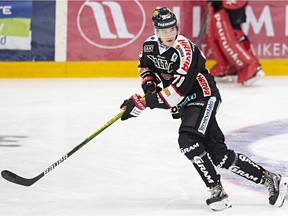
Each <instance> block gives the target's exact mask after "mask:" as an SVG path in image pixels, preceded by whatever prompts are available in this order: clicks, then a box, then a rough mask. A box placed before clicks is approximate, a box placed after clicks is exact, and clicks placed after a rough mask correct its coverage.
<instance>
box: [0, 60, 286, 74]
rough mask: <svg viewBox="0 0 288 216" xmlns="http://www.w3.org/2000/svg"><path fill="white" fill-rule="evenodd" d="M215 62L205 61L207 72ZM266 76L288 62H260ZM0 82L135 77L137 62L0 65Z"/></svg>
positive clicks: (13, 63)
mask: <svg viewBox="0 0 288 216" xmlns="http://www.w3.org/2000/svg"><path fill="white" fill-rule="evenodd" d="M213 64H215V61H212V60H208V61H207V67H208V68H210V67H211V66H212V65H213ZM261 64H262V67H263V70H264V71H265V73H266V76H286V75H288V61H287V60H286V59H279V60H261ZM0 67H1V71H0V78H61V77H64V78H65V77H67V78H90V77H123V78H125V77H137V76H138V73H137V61H96V62H95V61H89V62H9V63H8V62H0Z"/></svg>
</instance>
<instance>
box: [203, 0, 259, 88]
mask: <svg viewBox="0 0 288 216" xmlns="http://www.w3.org/2000/svg"><path fill="white" fill-rule="evenodd" d="M208 2H210V3H209V4H208V6H210V5H211V7H210V8H209V10H208V11H209V12H208V16H207V20H206V22H207V24H206V26H207V36H208V39H209V40H208V45H209V47H210V48H211V50H212V53H213V56H214V59H215V60H216V64H215V65H214V66H213V67H212V68H211V69H210V72H211V74H212V75H214V76H216V77H217V78H218V79H217V80H230V81H234V80H236V79H237V76H238V80H237V81H238V83H239V84H240V85H245V86H249V85H252V84H253V83H254V82H255V81H257V80H258V79H260V78H261V77H263V76H264V72H263V71H262V69H261V66H260V63H259V60H258V59H257V58H256V56H255V55H254V54H253V52H252V50H251V47H250V42H249V39H248V38H247V36H246V35H245V34H244V33H243V31H242V29H241V24H242V23H244V22H245V21H246V14H245V7H246V5H247V1H243V0H241V1H238V0H234V1H231V0H223V1H214V0H213V1H208ZM229 78H230V79H229Z"/></svg>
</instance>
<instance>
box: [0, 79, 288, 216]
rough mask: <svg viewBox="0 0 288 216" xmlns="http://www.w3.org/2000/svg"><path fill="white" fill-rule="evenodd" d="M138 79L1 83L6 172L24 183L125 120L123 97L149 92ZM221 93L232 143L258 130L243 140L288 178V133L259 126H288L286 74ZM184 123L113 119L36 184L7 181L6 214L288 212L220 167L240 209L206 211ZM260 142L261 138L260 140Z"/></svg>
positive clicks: (0, 188)
mask: <svg viewBox="0 0 288 216" xmlns="http://www.w3.org/2000/svg"><path fill="white" fill-rule="evenodd" d="M139 82H140V81H139V80H138V79H1V80H0V147H1V148H0V151H1V152H0V168H1V170H5V169H7V170H10V171H13V172H15V173H17V174H18V175H20V176H23V177H26V178H32V177H34V176H36V175H38V174H40V173H41V172H43V171H44V170H45V169H46V168H47V167H49V166H50V165H51V164H52V163H54V162H56V161H57V160H58V159H59V158H61V157H62V156H64V155H65V154H66V153H68V152H69V151H70V150H71V149H73V148H74V147H75V146H76V145H78V144H79V143H81V142H82V141H83V140H84V139H85V138H86V137H88V136H90V135H91V134H92V133H94V131H96V130H97V129H98V128H100V127H101V126H103V125H104V124H105V123H106V122H107V121H108V120H110V119H111V118H113V117H114V116H115V115H117V114H118V113H119V112H120V109H119V106H120V104H121V102H122V101H123V100H124V99H126V98H127V97H129V96H130V95H132V94H134V93H139V94H141V89H140V87H139V86H140V85H139ZM218 86H219V88H220V91H221V93H222V97H223V103H222V105H221V108H220V109H219V111H218V114H217V115H218V122H219V124H220V126H221V128H222V130H223V132H224V133H225V134H226V135H227V136H230V137H233V136H234V132H235V131H236V132H237V131H238V132H239V131H240V132H241V130H242V129H245V128H246V129H247V128H248V129H249V128H250V127H251V129H250V130H248V131H250V132H251V134H252V135H250V137H251V139H250V138H248V139H247V137H246V138H245V139H244V138H243V140H242V137H241V136H240V137H237V139H236V140H238V142H239V144H240V145H241V147H242V148H243V149H248V150H249V151H248V153H249V155H248V156H251V157H252V158H255V159H261V160H260V161H258V160H257V161H256V162H258V163H260V164H262V163H264V162H265V163H264V164H267V165H269V168H272V169H274V168H275V170H281V171H282V172H283V173H282V174H284V175H286V176H287V175H288V167H287V164H288V157H287V152H288V131H287V130H286V131H285V130H284V131H283V132H281V133H276V132H277V131H278V129H277V128H276V129H275V130H276V131H274V132H273V133H271V131H270V129H267V127H266V129H265V128H264V129H263V130H262V129H261V128H262V125H268V126H269V124H270V122H271V130H272V131H273V130H274V127H275V126H277V122H280V123H281V122H282V123H283V122H284V123H285V122H288V111H287V107H288V96H287V94H288V77H267V78H264V79H263V80H261V81H259V82H258V83H256V84H255V85H254V86H252V87H239V86H237V85H236V84H231V83H230V84H227V83H226V84H223V83H222V84H219V85H218ZM179 123H180V122H179V120H173V119H172V117H171V116H170V113H169V111H165V110H149V109H146V110H145V111H144V112H143V113H142V114H141V115H140V117H139V118H135V119H130V120H127V121H124V122H123V121H120V120H118V121H117V122H115V123H114V124H113V125H112V126H110V127H109V128H107V129H106V130H105V131H103V132H102V133H100V134H99V135H98V136H96V137H95V138H94V139H93V140H91V141H90V142H89V143H88V144H86V145H85V146H84V147H83V148H81V149H80V150H78V151H77V152H76V153H75V154H74V155H72V156H71V157H70V158H68V159H67V160H66V161H64V162H63V163H62V164H60V165H59V166H58V167H56V168H55V169H54V170H52V171H51V172H50V173H48V174H47V175H46V176H44V177H43V178H42V179H40V180H39V181H38V182H36V183H35V184H34V185H32V186H30V187H24V186H20V185H16V184H13V183H11V182H8V181H6V180H4V179H3V178H2V177H1V179H0V193H1V195H0V215H1V216H3V215H9V216H10V215H11V216H18V215H21V216H34V215H35V216H40V215H41V216H46V215H49V216H58V215H61V216H62V215H67V216H74V215H77V216H78V215H81V216H82V215H83V216H86V215H87V216H88V215H91V216H92V215H93V216H119V215H121V216H172V215H173V216H192V215H198V216H200V215H216V214H217V215H219V214H221V216H225V215H229V216H231V215H234V216H240V215H241V216H242V215H261V216H266V215H267V216H271V215H273V216H280V215H287V211H288V201H287V200H286V203H285V204H284V206H283V207H282V208H275V207H271V206H270V205H269V204H268V192H267V190H266V189H265V188H262V187H252V186H251V185H252V184H253V183H252V184H251V183H250V182H249V181H247V180H245V179H243V178H240V177H238V176H236V175H235V174H232V173H230V172H227V171H222V170H219V172H220V174H221V175H222V182H223V185H224V187H225V189H226V191H227V192H228V194H229V197H230V198H229V199H230V202H231V203H232V205H233V207H232V208H231V209H228V210H225V211H222V212H220V213H217V212H212V211H211V210H210V209H209V208H208V207H207V206H206V204H205V200H206V198H208V196H209V192H208V190H207V188H206V187H205V186H204V183H203V182H202V180H201V179H200V177H199V176H198V174H197V173H196V171H195V170H194V167H193V166H192V164H191V162H189V161H188V159H186V158H185V157H184V155H182V154H181V153H180V151H179V147H178V143H177V138H178V126H179ZM284 125H285V124H284ZM286 125H288V124H286ZM255 128H256V129H257V128H258V129H259V130H255V132H254V129H255ZM283 129H285V128H283ZM254 135H255V137H256V136H258V137H259V136H260V137H261V139H258V140H255V141H254V140H253V137H254ZM262 135H263V138H262ZM235 136H236V135H235ZM247 143H249V145H247ZM231 144H232V143H231ZM239 144H237V145H239ZM227 145H228V146H230V143H229V142H228V141H227ZM246 145H247V147H245V146H246ZM234 147H237V146H236V145H234V146H233V145H232V146H231V148H234ZM272 171H273V170H272ZM232 176H233V179H234V177H235V179H236V180H235V179H234V180H233V179H232Z"/></svg>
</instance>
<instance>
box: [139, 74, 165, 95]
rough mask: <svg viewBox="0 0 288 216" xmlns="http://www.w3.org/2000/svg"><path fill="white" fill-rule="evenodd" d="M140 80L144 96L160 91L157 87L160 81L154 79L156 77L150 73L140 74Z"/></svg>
mask: <svg viewBox="0 0 288 216" xmlns="http://www.w3.org/2000/svg"><path fill="white" fill-rule="evenodd" d="M141 78H142V84H141V87H142V89H143V91H144V93H145V94H147V93H149V94H153V93H155V92H159V91H161V88H160V87H159V86H157V84H159V83H160V81H159V80H158V79H157V78H156V76H155V75H154V74H153V73H152V72H150V71H145V72H143V73H142V74H141Z"/></svg>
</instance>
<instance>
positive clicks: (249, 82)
mask: <svg viewBox="0 0 288 216" xmlns="http://www.w3.org/2000/svg"><path fill="white" fill-rule="evenodd" d="M264 76H265V73H264V71H263V70H262V69H261V68H260V67H259V68H258V71H257V73H256V74H255V75H254V76H253V77H252V78H250V79H248V80H246V81H244V82H243V84H242V85H243V86H251V85H253V84H254V83H255V82H256V81H258V80H260V79H262V78H263V77H264Z"/></svg>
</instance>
